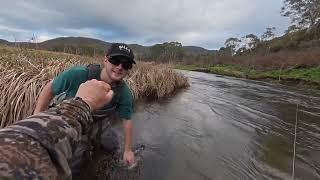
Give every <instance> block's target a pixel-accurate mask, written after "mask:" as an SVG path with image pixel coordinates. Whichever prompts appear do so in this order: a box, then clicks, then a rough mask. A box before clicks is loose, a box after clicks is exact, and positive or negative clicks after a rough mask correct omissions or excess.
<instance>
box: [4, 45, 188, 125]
mask: <svg viewBox="0 0 320 180" xmlns="http://www.w3.org/2000/svg"><path fill="white" fill-rule="evenodd" d="M101 60H102V58H101V57H100V58H89V57H82V56H76V55H70V54H64V53H54V52H47V51H36V50H23V49H18V48H9V47H0V77H1V79H0V92H1V95H2V98H1V99H0V107H1V110H0V113H1V116H0V118H1V119H0V123H1V124H0V127H5V126H7V125H10V124H12V123H13V122H15V121H18V120H20V119H23V118H25V117H27V116H29V115H31V114H32V112H33V110H34V108H35V104H36V100H37V98H38V95H39V93H40V92H41V90H42V88H43V87H44V86H45V85H46V84H47V83H48V82H49V81H50V80H51V79H52V78H54V77H55V76H56V75H57V74H58V73H60V72H62V71H63V70H65V69H67V68H69V67H71V66H74V65H86V64H91V63H100V62H101ZM125 81H126V82H127V83H128V85H129V87H130V89H131V90H132V93H133V95H134V98H135V100H138V99H144V98H148V99H150V98H152V99H157V98H162V97H167V96H170V95H172V94H173V92H174V91H175V90H177V89H180V88H185V87H188V86H189V83H188V80H187V78H186V77H184V76H183V75H181V74H178V73H177V72H175V71H174V70H173V69H172V68H171V67H170V66H169V65H163V64H160V65H151V64H143V63H138V64H137V65H135V67H134V68H133V70H132V71H131V72H130V73H129V76H128V77H127V78H126V79H125Z"/></svg>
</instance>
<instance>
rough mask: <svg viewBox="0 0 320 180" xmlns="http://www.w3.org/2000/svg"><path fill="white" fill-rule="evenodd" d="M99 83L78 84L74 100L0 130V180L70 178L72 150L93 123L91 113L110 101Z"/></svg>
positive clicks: (105, 86)
mask: <svg viewBox="0 0 320 180" xmlns="http://www.w3.org/2000/svg"><path fill="white" fill-rule="evenodd" d="M113 94H114V93H113V91H112V90H111V87H110V86H109V85H108V84H107V83H105V82H102V81H97V80H90V81H87V82H86V83H83V84H81V86H80V88H79V89H78V92H77V93H76V95H75V96H76V98H73V99H68V100H65V101H63V102H62V103H61V104H59V105H57V106H56V107H53V108H51V109H49V110H48V111H45V112H41V113H38V114H36V115H33V116H30V117H28V118H26V119H24V120H21V121H18V122H16V123H15V124H13V125H11V126H8V127H6V128H3V129H1V130H0V147H1V148H0V179H72V174H71V170H70V164H69V162H70V160H71V158H72V157H73V151H74V149H75V147H76V146H77V144H78V143H79V142H80V140H81V137H82V136H81V134H82V133H83V132H86V131H87V130H88V128H90V126H91V125H92V123H93V121H94V120H93V118H92V116H91V113H90V112H92V111H94V110H97V109H99V108H101V107H102V106H103V105H104V104H106V103H109V102H111V100H112V97H113Z"/></svg>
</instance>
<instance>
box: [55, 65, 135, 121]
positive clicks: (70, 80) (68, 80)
mask: <svg viewBox="0 0 320 180" xmlns="http://www.w3.org/2000/svg"><path fill="white" fill-rule="evenodd" d="M88 72H89V70H88V68H87V67H86V66H74V67H72V68H70V69H68V70H66V71H64V72H62V73H60V74H59V75H58V76H57V77H55V78H54V79H53V82H52V92H53V94H54V95H59V94H61V93H63V92H65V93H66V97H74V96H75V95H76V93H77V91H78V88H79V86H80V84H81V83H84V82H86V81H87V80H88ZM97 80H100V79H97ZM118 91H119V92H118V93H119V98H113V99H112V101H111V102H110V103H109V104H107V105H105V106H104V108H108V107H111V106H113V105H116V111H117V113H118V115H119V117H120V118H122V119H131V115H132V112H133V97H132V94H131V91H130V89H129V87H128V86H127V84H126V83H124V82H123V84H122V86H121V88H119V90H118Z"/></svg>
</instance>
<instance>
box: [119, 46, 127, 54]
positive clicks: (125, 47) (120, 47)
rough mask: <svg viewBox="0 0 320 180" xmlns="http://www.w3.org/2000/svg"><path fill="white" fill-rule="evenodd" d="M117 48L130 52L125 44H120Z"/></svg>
mask: <svg viewBox="0 0 320 180" xmlns="http://www.w3.org/2000/svg"><path fill="white" fill-rule="evenodd" d="M119 49H120V50H125V51H127V52H128V53H130V49H129V48H128V47H127V46H124V45H120V46H119Z"/></svg>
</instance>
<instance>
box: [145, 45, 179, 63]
mask: <svg viewBox="0 0 320 180" xmlns="http://www.w3.org/2000/svg"><path fill="white" fill-rule="evenodd" d="M182 57H183V49H182V44H181V43H179V42H165V43H163V44H156V45H154V46H152V47H151V58H152V59H159V60H161V61H164V62H168V61H170V60H181V59H182Z"/></svg>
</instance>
